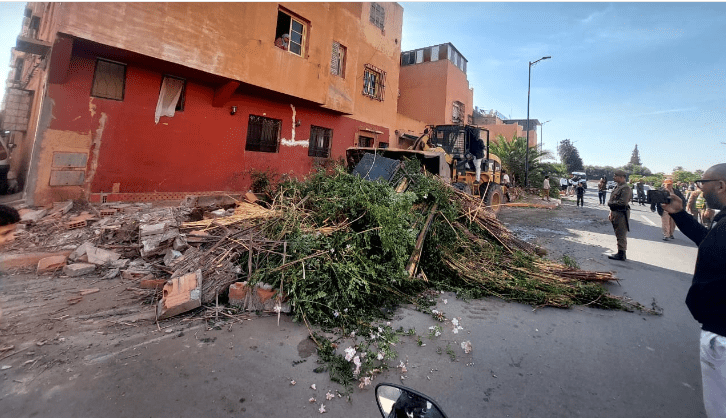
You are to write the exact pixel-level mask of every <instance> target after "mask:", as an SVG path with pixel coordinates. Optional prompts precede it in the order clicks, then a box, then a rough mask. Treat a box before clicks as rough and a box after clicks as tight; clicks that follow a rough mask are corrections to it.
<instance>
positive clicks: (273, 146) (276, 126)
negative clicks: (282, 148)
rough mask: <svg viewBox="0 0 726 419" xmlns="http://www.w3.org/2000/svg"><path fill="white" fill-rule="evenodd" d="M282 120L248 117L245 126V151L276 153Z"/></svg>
mask: <svg viewBox="0 0 726 419" xmlns="http://www.w3.org/2000/svg"><path fill="white" fill-rule="evenodd" d="M281 127H282V120H280V119H272V118H266V117H264V116H257V115H250V119H249V122H248V124H247V144H245V150H247V151H262V152H265V153H277V151H278V150H279V145H280V129H281Z"/></svg>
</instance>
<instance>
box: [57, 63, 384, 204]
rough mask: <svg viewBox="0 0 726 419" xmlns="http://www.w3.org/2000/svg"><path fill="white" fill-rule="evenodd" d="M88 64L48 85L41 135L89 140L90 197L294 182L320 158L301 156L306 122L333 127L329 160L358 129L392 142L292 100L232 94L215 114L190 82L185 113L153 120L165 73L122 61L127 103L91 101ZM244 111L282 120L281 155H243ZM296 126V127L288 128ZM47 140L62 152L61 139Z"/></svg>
mask: <svg viewBox="0 0 726 419" xmlns="http://www.w3.org/2000/svg"><path fill="white" fill-rule="evenodd" d="M94 67H95V59H94V58H90V57H89V58H86V57H79V56H74V57H73V58H72V60H71V63H70V68H69V77H68V79H67V81H66V82H65V83H63V84H49V86H48V97H49V99H51V100H52V101H53V103H54V107H53V119H52V121H51V122H50V125H49V127H48V130H47V132H46V137H55V138H61V137H67V135H66V134H68V135H71V136H73V134H77V135H80V136H82V137H84V138H86V137H90V140H89V141H90V142H91V144H90V147H89V158H88V165H87V168H86V181H87V183H88V185H87V189H88V191H87V192H90V193H91V194H97V193H109V192H111V191H112V188H113V185H114V184H115V183H119V184H120V188H119V192H121V193H150V192H197V191H245V190H247V189H248V188H249V186H250V176H249V174H250V171H251V170H266V169H271V170H272V171H274V172H277V173H290V174H293V175H295V176H298V177H299V176H301V175H304V174H307V173H309V172H310V170H311V169H312V168H313V165H314V163H315V161H316V160H318V161H319V159H316V158H313V157H309V156H308V148H307V147H306V146H305V145H306V144H307V140H308V139H309V135H310V125H316V126H321V127H325V128H331V129H332V130H333V140H332V149H331V158H338V157H344V156H345V150H346V148H348V147H350V146H353V145H355V141H356V138H357V133H359V132H361V130H372V131H378V132H380V134H379V135H378V136H377V137H378V138H379V139H380V140H381V141H387V139H388V137H389V133H388V129H387V128H384V127H380V126H372V125H370V124H366V123H362V122H359V121H355V120H352V119H350V118H348V117H345V116H341V115H339V114H335V113H331V112H327V111H324V110H322V109H320V108H317V109H316V108H314V105H312V106H311V105H306V104H304V103H297V104H296V103H294V102H292V101H294V100H295V99H290V102H285V101H282V100H268V99H266V98H263V97H260V96H250V95H238V94H235V95H234V96H233V97H232V99H231V100H230V101H229V102H228V103H227V104H226V105H225V106H223V107H220V108H215V107H212V99H213V97H214V92H215V90H214V88H215V86H211V85H205V84H203V83H200V82H194V81H191V80H188V81H187V84H186V99H185V105H184V110H183V111H181V112H176V114H175V116H174V117H171V118H169V117H161V119H160V121H159V123H158V124H155V123H154V112H155V109H156V103H157V100H158V95H159V90H160V86H161V81H162V76H163V74H162V73H160V72H158V71H152V70H148V69H146V68H144V67H143V66H140V65H132V64H129V65H128V66H127V70H126V87H125V93H124V100H123V101H116V100H109V99H100V98H95V97H91V96H90V92H91V87H92V84H93V74H94ZM298 102H299V101H298ZM232 105H235V106H237V113H236V114H235V115H230V109H231V106H232ZM250 114H254V115H260V116H266V117H269V118H275V119H280V120H282V130H281V138H282V141H281V145H280V148H279V152H278V153H264V152H251V151H245V143H246V136H247V123H248V118H249V115H250ZM294 121H300V126H297V127H294ZM293 132H294V133H293ZM372 136H374V137H376V135H372ZM46 139H47V138H46ZM293 140H294V143H293V142H292V141H293ZM47 143H48V145H47V146H46V147H50V148H53V147H55V148H57V150H55V151H62V150H61V149H62V148H63V146H60V145H58V144H59V143H57V142H54V141H48V142H47ZM65 144H66V145H67V142H66V143H65ZM289 144H295V145H289ZM46 151H51V152H52V151H54V150H52V149H51V150H46ZM76 189H77V188H76ZM54 198H56V199H57V197H54Z"/></svg>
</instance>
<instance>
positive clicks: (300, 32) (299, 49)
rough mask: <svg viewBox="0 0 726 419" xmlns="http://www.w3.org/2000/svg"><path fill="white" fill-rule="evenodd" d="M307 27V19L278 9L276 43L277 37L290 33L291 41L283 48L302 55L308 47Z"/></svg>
mask: <svg viewBox="0 0 726 419" xmlns="http://www.w3.org/2000/svg"><path fill="white" fill-rule="evenodd" d="M307 28H308V23H307V22H306V21H305V20H303V19H301V18H299V17H296V16H293V15H292V14H291V13H287V12H284V11H282V10H278V12H277V29H276V30H275V40H276V41H275V44H276V45H277V43H278V42H277V39H280V38H282V36H283V35H288V36H289V41H287V42H286V44H285V45H284V47H281V48H282V49H285V50H287V51H290V52H291V53H293V54H295V55H299V56H301V57H302V56H303V52H304V51H305V47H306V38H307Z"/></svg>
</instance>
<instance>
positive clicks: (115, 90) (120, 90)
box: [91, 58, 126, 100]
mask: <svg viewBox="0 0 726 419" xmlns="http://www.w3.org/2000/svg"><path fill="white" fill-rule="evenodd" d="M125 87H126V65H125V64H121V63H117V62H113V61H108V60H103V59H101V58H99V59H98V60H96V70H95V71H94V73H93V87H92V88H91V96H93V97H99V98H103V99H113V100H124V89H125Z"/></svg>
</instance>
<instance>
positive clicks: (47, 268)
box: [35, 255, 68, 274]
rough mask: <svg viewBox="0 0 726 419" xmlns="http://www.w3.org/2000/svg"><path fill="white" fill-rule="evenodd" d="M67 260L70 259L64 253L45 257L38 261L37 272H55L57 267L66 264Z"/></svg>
mask: <svg viewBox="0 0 726 419" xmlns="http://www.w3.org/2000/svg"><path fill="white" fill-rule="evenodd" d="M66 260H68V257H67V256H64V255H57V256H49V257H47V258H43V259H41V260H39V261H38V267H37V268H36V270H35V272H36V273H38V274H43V273H46V272H53V271H55V270H56V269H59V268H62V267H64V266H66Z"/></svg>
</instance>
